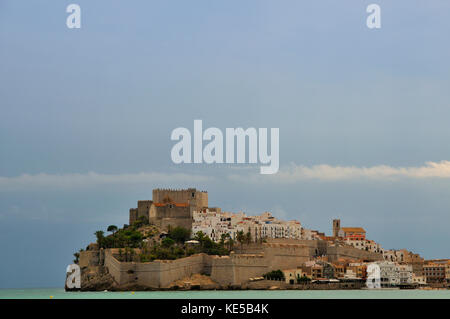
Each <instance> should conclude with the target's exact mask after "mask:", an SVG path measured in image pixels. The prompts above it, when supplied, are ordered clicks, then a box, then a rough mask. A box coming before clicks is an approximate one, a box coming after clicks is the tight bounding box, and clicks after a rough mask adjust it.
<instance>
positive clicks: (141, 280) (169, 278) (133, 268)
mask: <svg viewBox="0 0 450 319" xmlns="http://www.w3.org/2000/svg"><path fill="white" fill-rule="evenodd" d="M209 259H210V257H209V256H208V255H206V254H197V255H193V256H190V257H186V258H181V259H177V260H155V261H153V262H148V263H136V262H120V261H118V260H117V259H116V258H115V257H114V256H113V251H112V250H107V251H106V252H105V267H106V268H107V269H108V272H109V273H110V274H111V276H112V277H113V278H114V280H115V282H116V283H117V284H118V285H127V284H136V285H142V286H146V287H151V288H165V287H167V286H169V284H170V283H172V282H173V281H176V280H180V279H183V278H186V277H189V276H191V275H192V274H198V273H208V271H210V267H208V265H210V261H209Z"/></svg>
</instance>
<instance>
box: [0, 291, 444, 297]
mask: <svg viewBox="0 0 450 319" xmlns="http://www.w3.org/2000/svg"><path fill="white" fill-rule="evenodd" d="M0 299H450V290H420V289H397V290H390V289H380V290H375V289H371V290H230V291H225V290H215V291H210V290H208V291H126V292H110V291H101V292H65V291H64V289H63V288H33V289H0Z"/></svg>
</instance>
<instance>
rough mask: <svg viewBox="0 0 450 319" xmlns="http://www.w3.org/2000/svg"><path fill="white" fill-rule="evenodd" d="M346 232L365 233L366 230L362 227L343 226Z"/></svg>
mask: <svg viewBox="0 0 450 319" xmlns="http://www.w3.org/2000/svg"><path fill="white" fill-rule="evenodd" d="M341 229H342V230H343V231H344V232H355V233H365V232H366V231H365V230H364V228H362V227H342V228H341Z"/></svg>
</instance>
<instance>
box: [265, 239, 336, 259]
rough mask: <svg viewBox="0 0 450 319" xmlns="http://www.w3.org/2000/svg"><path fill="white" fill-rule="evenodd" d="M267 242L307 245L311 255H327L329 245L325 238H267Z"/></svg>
mask: <svg viewBox="0 0 450 319" xmlns="http://www.w3.org/2000/svg"><path fill="white" fill-rule="evenodd" d="M267 243H278V244H298V245H305V246H307V247H308V248H309V252H310V255H311V257H313V256H315V255H325V254H326V252H327V247H328V242H327V241H325V240H306V239H289V238H267Z"/></svg>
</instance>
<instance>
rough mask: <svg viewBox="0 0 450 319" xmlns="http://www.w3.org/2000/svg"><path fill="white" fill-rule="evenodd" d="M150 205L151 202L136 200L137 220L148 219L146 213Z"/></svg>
mask: <svg viewBox="0 0 450 319" xmlns="http://www.w3.org/2000/svg"><path fill="white" fill-rule="evenodd" d="M152 203H153V202H152V201H151V200H138V207H137V218H139V217H143V216H144V217H147V218H148V212H149V210H150V207H151V206H152Z"/></svg>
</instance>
